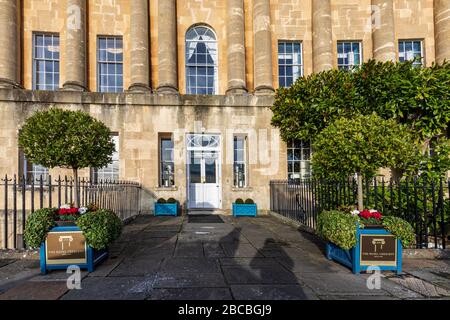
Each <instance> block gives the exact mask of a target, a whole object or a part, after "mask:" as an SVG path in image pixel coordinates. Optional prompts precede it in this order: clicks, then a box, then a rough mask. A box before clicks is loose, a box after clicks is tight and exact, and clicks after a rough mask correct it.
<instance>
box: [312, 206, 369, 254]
mask: <svg viewBox="0 0 450 320" xmlns="http://www.w3.org/2000/svg"><path fill="white" fill-rule="evenodd" d="M317 225H318V226H317V233H318V235H319V236H320V237H322V238H323V239H325V240H327V241H330V242H332V243H334V244H335V245H337V246H339V247H341V248H342V249H345V250H348V249H351V248H353V247H354V246H355V245H356V242H357V239H356V227H357V226H360V228H364V226H363V225H362V224H361V223H360V221H359V218H358V217H357V216H352V215H350V214H348V213H343V212H340V211H324V212H322V213H321V214H320V215H319V218H318V221H317Z"/></svg>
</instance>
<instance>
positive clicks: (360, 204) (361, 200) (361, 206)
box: [356, 173, 364, 211]
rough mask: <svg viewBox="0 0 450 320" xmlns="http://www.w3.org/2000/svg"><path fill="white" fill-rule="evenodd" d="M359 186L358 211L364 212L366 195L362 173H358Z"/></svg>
mask: <svg viewBox="0 0 450 320" xmlns="http://www.w3.org/2000/svg"><path fill="white" fill-rule="evenodd" d="M356 175H357V179H358V180H357V184H358V210H359V211H362V210H364V198H363V197H364V194H363V179H362V175H361V174H360V173H357V174H356Z"/></svg>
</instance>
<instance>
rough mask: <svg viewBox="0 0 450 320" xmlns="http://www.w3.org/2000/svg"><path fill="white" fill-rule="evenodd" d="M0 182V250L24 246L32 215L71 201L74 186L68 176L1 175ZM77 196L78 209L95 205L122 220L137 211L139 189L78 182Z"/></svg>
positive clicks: (122, 183)
mask: <svg viewBox="0 0 450 320" xmlns="http://www.w3.org/2000/svg"><path fill="white" fill-rule="evenodd" d="M0 182H1V183H0V249H23V248H25V247H26V246H25V243H24V237H23V234H24V230H25V223H26V219H27V217H28V216H29V215H30V214H31V213H32V212H34V211H36V210H38V209H42V208H56V207H58V208H59V207H60V206H61V205H63V204H73V203H74V202H75V199H74V195H75V192H74V191H75V183H74V180H73V179H72V178H70V177H58V179H52V177H51V176H46V177H42V176H41V177H38V178H34V177H30V178H29V179H26V178H25V177H20V178H19V177H17V176H12V177H8V176H5V177H4V178H3V179H1V180H0ZM78 197H79V203H80V206H87V205H89V204H96V205H97V206H98V207H100V208H105V209H110V210H112V211H114V212H115V213H116V214H117V215H118V216H119V217H120V218H121V219H122V220H123V221H125V220H128V219H130V218H132V217H133V216H136V215H138V214H139V213H140V211H141V208H140V199H141V186H140V185H139V184H137V183H133V182H125V181H117V182H116V181H100V182H96V183H94V182H92V181H89V180H86V179H79V186H78Z"/></svg>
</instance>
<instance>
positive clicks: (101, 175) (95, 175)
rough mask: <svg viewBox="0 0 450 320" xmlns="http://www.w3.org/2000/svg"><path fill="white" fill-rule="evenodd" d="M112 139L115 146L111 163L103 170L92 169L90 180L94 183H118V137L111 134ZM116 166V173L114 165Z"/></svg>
mask: <svg viewBox="0 0 450 320" xmlns="http://www.w3.org/2000/svg"><path fill="white" fill-rule="evenodd" d="M112 139H113V141H114V144H115V149H116V150H115V152H114V153H113V156H112V160H111V162H110V163H109V164H108V165H107V166H105V167H103V168H94V169H93V170H92V180H93V181H94V182H95V183H98V182H100V181H102V182H118V181H119V179H120V137H119V135H118V134H113V135H112ZM115 164H117V172H115V171H114V170H115V167H114V165H115Z"/></svg>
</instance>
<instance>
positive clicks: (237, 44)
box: [227, 0, 247, 94]
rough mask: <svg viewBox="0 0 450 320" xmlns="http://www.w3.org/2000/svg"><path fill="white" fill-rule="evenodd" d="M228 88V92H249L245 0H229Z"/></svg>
mask: <svg viewBox="0 0 450 320" xmlns="http://www.w3.org/2000/svg"><path fill="white" fill-rule="evenodd" d="M227 5H228V21H227V35H228V90H227V94H242V93H245V92H247V85H246V81H245V36H244V34H245V27H244V24H245V22H244V19H245V17H244V0H228V1H227Z"/></svg>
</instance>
